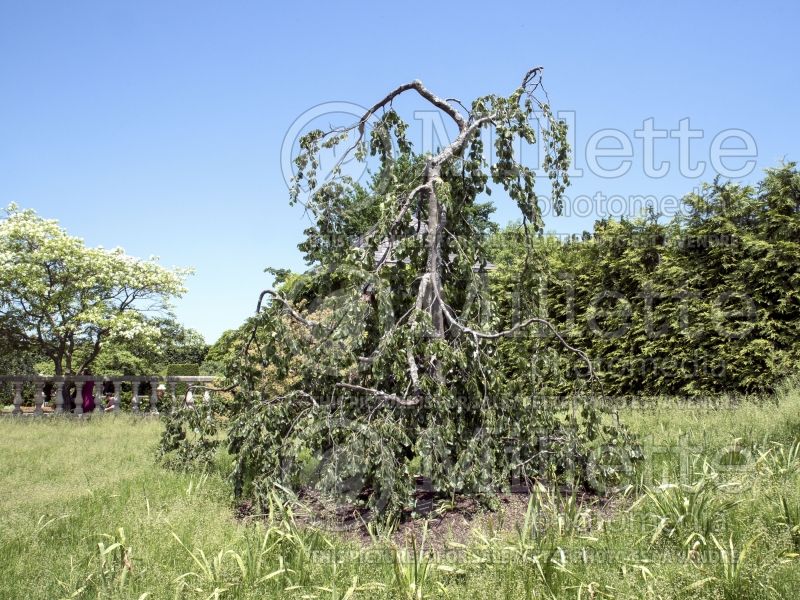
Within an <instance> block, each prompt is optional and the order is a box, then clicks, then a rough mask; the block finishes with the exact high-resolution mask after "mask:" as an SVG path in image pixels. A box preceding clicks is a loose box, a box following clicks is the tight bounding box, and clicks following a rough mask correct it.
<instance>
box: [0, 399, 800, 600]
mask: <svg viewBox="0 0 800 600" xmlns="http://www.w3.org/2000/svg"><path fill="white" fill-rule="evenodd" d="M621 417H622V419H623V421H625V422H627V423H629V424H630V425H631V426H632V427H633V429H634V430H635V431H637V432H638V433H639V434H640V435H641V436H642V438H643V440H644V442H645V446H646V450H647V452H646V454H647V455H648V457H649V458H648V460H647V462H646V464H645V465H644V466H643V467H642V468H641V469H640V471H639V474H638V475H637V476H636V477H632V483H633V485H632V486H631V487H629V488H628V489H627V491H626V493H625V494H624V495H619V496H618V497H617V499H616V500H615V501H614V502H612V503H611V504H610V505H605V506H604V505H601V504H597V505H589V504H582V503H580V502H577V503H574V504H573V503H571V502H570V501H569V499H565V498H561V497H559V496H556V495H553V494H549V493H546V492H542V493H541V494H539V496H538V497H537V498H534V500H533V501H532V502H531V505H530V510H529V512H528V514H527V526H526V521H524V520H523V519H520V520H519V522H518V523H516V527H511V528H510V531H505V532H497V531H495V530H493V529H492V528H491V527H490V526H489V525H488V524H487V523H491V522H492V519H476V520H475V521H473V522H472V523H469V524H468V523H464V524H463V525H451V526H450V527H451V529H452V528H453V527H460V528H461V529H467V530H468V531H467V532H466V533H464V532H463V531H461V532H453V535H452V539H453V540H456V539H458V540H460V541H459V542H458V543H456V542H451V543H447V540H446V539H441V538H442V537H444V538H446V537H447V535H446V534H442V533H441V529H440V530H439V533H438V535H439V537H440V539H438V540H437V543H436V548H437V550H436V552H435V553H434V554H433V555H431V554H430V553H429V552H428V551H427V550H425V551H422V552H420V551H419V548H418V547H417V548H416V550H415V547H414V546H412V545H411V544H410V543H409V544H403V543H400V544H399V546H400V547H397V546H398V544H397V538H396V537H395V538H394V540H390V539H388V538H384V537H382V536H379V535H377V534H376V537H375V542H374V544H373V546H372V551H371V552H359V546H358V545H357V544H356V543H355V542H353V541H350V542H345V541H342V540H341V539H339V538H337V537H336V534H332V533H321V532H317V531H313V530H311V529H309V528H307V527H302V526H298V525H296V524H295V523H294V522H293V520H292V519H291V515H290V514H287V508H286V507H283V506H278V505H276V508H275V512H274V514H273V515H272V517H271V518H265V519H263V520H260V521H259V522H258V523H250V524H243V523H242V522H239V521H237V520H236V519H235V518H234V513H233V510H232V506H233V503H232V499H231V496H230V488H229V486H228V485H227V483H226V482H225V481H224V476H223V475H222V474H221V473H222V472H224V471H225V467H222V466H215V467H214V468H212V469H211V471H210V473H209V474H208V475H203V476H201V475H194V476H192V475H188V474H177V473H174V472H170V471H166V470H164V469H162V468H160V467H159V466H156V464H155V463H154V458H153V457H154V454H155V446H156V443H157V440H158V436H159V432H160V429H161V424H160V423H159V422H158V421H157V420H153V419H136V418H131V417H126V416H124V415H123V416H118V417H110V416H108V417H105V418H102V419H95V420H89V421H74V420H65V419H56V418H53V419H34V418H31V417H25V418H9V417H2V418H0V598H10V599H17V598H19V599H22V598H42V599H48V600H50V599H56V598H73V597H74V598H134V599H138V598H176V597H178V598H208V597H211V598H213V597H215V596H219V597H221V598H273V597H286V598H290V597H291V598H303V597H306V598H312V597H318V598H340V599H341V598H348V597H356V598H428V597H431V598H474V599H478V598H514V599H519V598H529V597H530V598H540V597H552V596H555V597H558V598H562V597H563V598H601V597H612V598H632V599H633V598H636V599H639V598H676V597H686V598H797V597H800V561H799V560H798V556H797V552H798V551H800V453H798V452H797V449H798V446H797V440H798V439H800V392H798V391H797V390H792V391H789V392H786V393H783V394H781V395H780V396H779V398H778V400H777V401H776V402H775V403H768V404H764V405H760V406H759V405H754V404H745V405H743V406H741V407H738V408H736V409H730V408H718V409H714V410H712V409H706V408H686V407H682V406H673V405H669V406H668V405H662V406H660V407H658V408H652V407H651V408H646V409H629V410H626V411H623V414H622V415H621ZM793 445H794V446H793ZM793 447H794V453H793V451H792V448H793ZM221 460H222V461H223V462H224V461H225V458H224V457H222V458H221ZM681 477H682V478H683V479H681ZM680 481H684V482H690V481H691V482H694V483H695V485H694V486H693V487H689V486H685V487H667V486H664V487H659V484H661V483H666V482H671V483H677V482H680ZM451 523H454V524H458V523H459V521H458V519H453V520H452V521H451ZM476 523H480V524H479V525H478V524H476ZM793 527H794V529H792V528H793ZM456 534H457V535H456ZM461 541H464V542H465V543H463V544H462V543H460V542H461ZM116 544H119V545H116ZM415 557H416V560H414V558H415Z"/></svg>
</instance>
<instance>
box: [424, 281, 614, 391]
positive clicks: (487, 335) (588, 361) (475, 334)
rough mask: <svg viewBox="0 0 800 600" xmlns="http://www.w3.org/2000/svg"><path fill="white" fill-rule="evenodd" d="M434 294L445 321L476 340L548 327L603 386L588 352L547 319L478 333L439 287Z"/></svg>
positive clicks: (533, 318)
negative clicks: (562, 333)
mask: <svg viewBox="0 0 800 600" xmlns="http://www.w3.org/2000/svg"><path fill="white" fill-rule="evenodd" d="M433 292H434V294H435V295H436V296H437V297H438V298H439V301H440V305H441V307H442V312H443V313H444V317H445V319H447V322H448V323H450V325H452V326H453V327H455V328H456V329H458V330H460V331H461V332H463V333H465V334H468V335H471V336H472V337H473V338H474V339H476V340H477V339H483V340H497V339H500V338H504V337H510V336H512V335H514V333H516V332H517V331H521V330H523V329H527V328H528V327H530V326H531V325H536V324H538V325H544V326H545V327H547V328H548V329H549V330H550V331H551V332H552V334H553V335H554V336H555V337H556V339H558V341H559V342H560V343H561V345H562V346H563V347H564V348H565V349H567V350H568V351H570V352H572V353H574V354H575V355H577V356H578V357H579V358H580V359H581V360H582V361H583V362H584V363H585V364H586V367H587V369H588V371H589V379H590V380H592V381H593V382H595V383H597V384H599V385H602V384H601V382H600V380H599V379H598V377H597V374H596V373H595V371H594V367H593V366H592V360H591V359H590V358H589V355H588V354H586V352H584V351H583V350H581V349H580V348H576V347H575V346H573V345H571V344H570V343H569V342H567V340H565V339H564V337H563V336H562V335H561V334H560V333H559V332H558V330H557V329H556V328H555V326H554V325H553V324H552V323H551V322H550V321H548V320H547V319H543V318H542V317H530V318H529V319H526V320H524V321H521V322H519V323H517V324H515V325H513V326H512V327H510V328H509V329H504V330H502V331H488V332H487V331H478V330H477V329H473V328H472V327H469V326H468V325H464V324H463V323H462V322H461V321H460V320H459V319H458V317H456V316H455V315H454V314H453V313H452V311H451V310H450V307H449V306H448V305H447V304H446V303H445V302H444V301H443V300H442V298H441V290H440V289H439V288H438V287H437V286H434V287H433Z"/></svg>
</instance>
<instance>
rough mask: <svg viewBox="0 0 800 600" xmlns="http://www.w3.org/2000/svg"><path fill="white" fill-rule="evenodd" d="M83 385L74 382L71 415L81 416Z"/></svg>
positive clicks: (79, 382) (80, 382)
mask: <svg viewBox="0 0 800 600" xmlns="http://www.w3.org/2000/svg"><path fill="white" fill-rule="evenodd" d="M83 385H84V383H83V381H76V382H75V410H74V411H73V413H74V414H76V415H79V416H80V415H82V414H83Z"/></svg>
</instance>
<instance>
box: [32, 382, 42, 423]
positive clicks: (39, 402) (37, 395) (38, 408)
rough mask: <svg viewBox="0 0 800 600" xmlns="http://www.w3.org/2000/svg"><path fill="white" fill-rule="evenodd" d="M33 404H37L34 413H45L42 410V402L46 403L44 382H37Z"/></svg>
mask: <svg viewBox="0 0 800 600" xmlns="http://www.w3.org/2000/svg"><path fill="white" fill-rule="evenodd" d="M33 404H34V406H35V408H34V409H33V414H35V415H41V414H42V413H44V411H43V410H42V404H44V382H41V383H37V384H36V391H35V392H34V393H33Z"/></svg>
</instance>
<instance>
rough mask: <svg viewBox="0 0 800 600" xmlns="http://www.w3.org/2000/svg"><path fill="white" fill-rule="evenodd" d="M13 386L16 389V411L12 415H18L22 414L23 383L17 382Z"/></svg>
mask: <svg viewBox="0 0 800 600" xmlns="http://www.w3.org/2000/svg"><path fill="white" fill-rule="evenodd" d="M11 385H12V386H13V388H14V410H13V411H11V414H12V415H18V414H21V413H22V382H20V381H15V382H13V383H12V384H11Z"/></svg>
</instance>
